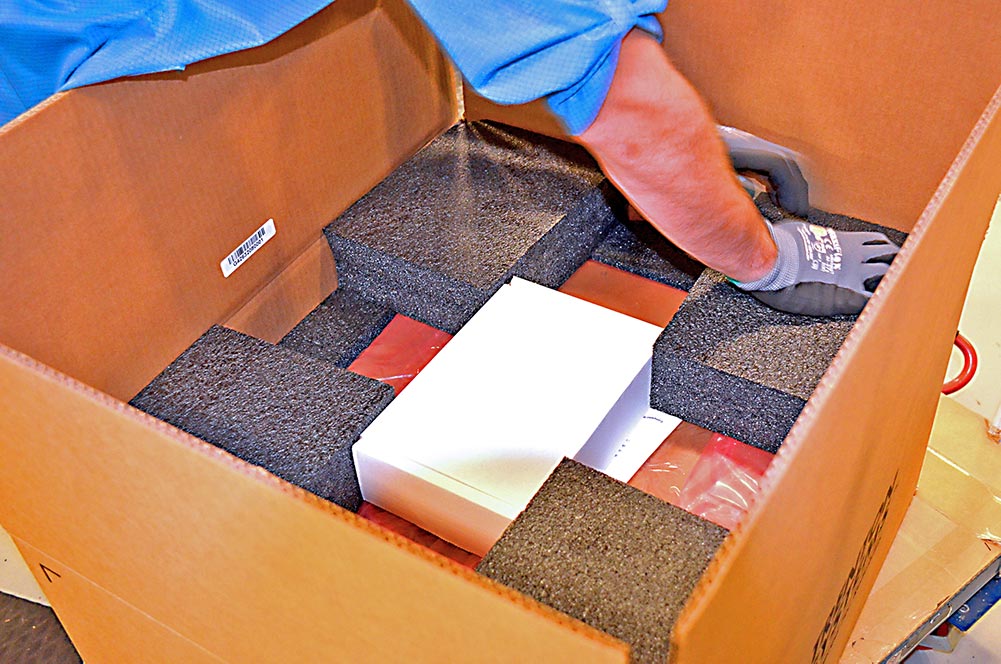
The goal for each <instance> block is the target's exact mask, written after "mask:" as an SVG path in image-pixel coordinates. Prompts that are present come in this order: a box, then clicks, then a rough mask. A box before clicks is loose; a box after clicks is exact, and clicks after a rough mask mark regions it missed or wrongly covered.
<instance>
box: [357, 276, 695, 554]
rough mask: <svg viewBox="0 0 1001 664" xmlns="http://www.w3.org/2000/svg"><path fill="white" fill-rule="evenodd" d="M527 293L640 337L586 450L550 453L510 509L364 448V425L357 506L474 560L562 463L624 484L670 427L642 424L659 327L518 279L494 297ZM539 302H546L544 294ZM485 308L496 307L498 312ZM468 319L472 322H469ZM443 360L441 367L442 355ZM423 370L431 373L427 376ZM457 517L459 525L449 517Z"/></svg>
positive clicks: (400, 449)
mask: <svg viewBox="0 0 1001 664" xmlns="http://www.w3.org/2000/svg"><path fill="white" fill-rule="evenodd" d="M533 288H534V289H539V290H545V291H547V292H548V293H552V294H555V296H556V297H559V298H571V299H572V301H573V303H574V304H572V305H569V306H572V307H581V306H585V307H592V308H594V313H596V314H597V315H599V316H601V317H608V316H614V317H621V322H622V324H624V325H627V326H630V327H631V328H632V329H634V330H640V331H641V332H642V333H641V334H640V337H643V338H644V343H645V348H646V349H645V350H644V351H643V353H642V355H643V356H644V357H645V361H644V362H643V364H642V366H640V367H638V371H637V372H636V374H635V375H633V376H632V377H631V380H630V382H629V385H628V387H627V388H626V390H625V391H624V392H623V393H622V394H621V395H620V396H619V398H618V399H617V401H616V402H615V403H614V404H613V405H612V406H611V408H610V409H609V410H608V412H607V413H604V417H601V419H599V420H597V423H596V424H595V425H594V426H593V428H592V427H591V426H590V425H589V426H588V429H587V431H588V432H589V434H590V435H589V437H588V440H587V441H586V443H584V444H583V445H578V446H577V448H576V449H567V450H562V452H561V453H558V454H553V458H552V459H551V460H550V463H549V466H548V469H547V470H546V472H545V473H544V474H540V476H539V477H538V478H537V486H532V487H529V488H530V489H531V490H528V488H526V490H525V491H524V495H523V496H521V497H519V500H518V503H517V504H512V502H511V501H510V500H504V499H501V498H499V497H497V496H494V495H491V494H490V493H488V492H487V491H484V490H481V489H478V488H476V487H474V486H471V485H470V484H468V483H466V482H463V481H462V480H460V479H457V478H455V477H452V476H450V475H448V474H446V473H443V472H440V471H439V470H437V469H435V468H432V467H430V466H428V465H426V464H424V463H421V462H420V461H417V460H415V459H413V458H409V457H408V456H407V455H406V449H407V447H406V446H407V444H408V443H407V441H400V443H399V444H393V443H392V442H390V443H386V444H383V445H380V444H378V443H376V444H373V443H372V442H371V441H372V437H373V436H372V435H371V433H370V432H371V431H372V430H373V426H370V427H369V429H367V430H366V432H365V433H363V434H362V437H361V439H360V440H359V441H358V442H357V443H356V444H355V446H354V449H353V455H354V460H355V466H356V470H357V473H358V479H359V484H360V486H361V492H362V496H363V497H364V498H365V500H367V501H369V502H371V503H373V504H376V505H378V506H379V507H382V508H383V509H387V510H389V511H391V512H393V513H395V514H397V515H399V516H401V517H404V518H406V519H408V520H410V521H412V522H413V523H415V524H417V525H418V526H420V527H422V528H424V529H426V530H428V531H430V532H432V533H434V534H436V535H438V536H439V537H441V538H442V539H445V540H447V541H449V542H452V543H453V544H456V545H458V546H460V547H462V548H464V549H466V550H468V551H471V552H473V553H476V554H480V555H482V554H484V553H486V551H487V550H489V548H490V547H491V546H492V545H493V544H494V543H495V542H496V540H497V539H498V538H499V537H500V535H501V534H502V533H503V530H504V528H506V527H507V525H508V524H509V523H510V522H511V521H512V520H513V519H514V518H515V517H516V516H517V515H518V514H519V513H520V512H521V511H522V510H523V509H524V507H525V504H527V502H528V500H529V499H531V497H532V495H534V494H535V492H536V491H537V490H538V488H539V487H541V485H542V483H543V482H544V481H545V479H546V478H547V477H548V475H549V474H550V473H551V472H552V470H553V469H555V467H556V466H557V465H558V464H559V462H560V460H561V459H562V458H563V456H570V457H574V456H577V457H578V460H580V461H581V462H582V463H587V464H588V465H592V466H594V467H597V469H598V470H603V471H605V470H608V471H611V474H612V476H613V477H616V479H620V480H622V481H626V480H628V479H629V478H630V477H631V476H632V474H633V473H635V471H636V470H637V469H638V468H639V466H640V465H642V463H643V462H644V461H645V460H646V459H647V458H648V457H649V455H650V454H651V453H652V452H653V451H654V450H655V449H656V448H657V446H659V445H660V443H661V442H662V441H663V440H664V438H666V437H667V435H668V434H669V433H670V431H671V430H673V428H674V426H676V424H677V419H676V418H670V417H669V416H666V415H663V414H660V413H657V412H656V411H652V412H653V413H656V415H654V416H653V417H652V418H651V417H650V413H651V409H650V408H649V399H648V396H649V385H650V359H649V357H650V350H652V345H653V341H654V340H655V338H656V336H657V335H658V334H659V333H660V328H658V327H657V326H654V325H651V324H649V323H645V322H642V321H638V320H635V319H632V318H629V317H627V316H625V315H624V314H619V313H617V312H610V311H609V310H606V309H604V308H602V307H599V306H598V305H595V304H591V303H588V302H585V301H583V300H578V299H576V298H572V296H569V295H565V294H562V293H557V292H556V291H551V290H550V289H546V288H545V287H543V286H539V285H537V284H533V283H531V282H527V281H524V280H521V279H518V278H515V279H513V280H512V282H511V284H510V285H507V286H504V287H502V291H499V293H502V295H501V297H502V298H503V297H507V296H512V291H510V290H509V291H504V290H503V289H515V290H519V291H521V294H522V296H524V289H533ZM495 297H496V295H495ZM546 297H552V296H550V295H547V296H546ZM491 299H493V298H491ZM489 306H491V303H490V302H489V301H488V303H487V304H486V305H484V308H483V309H481V311H483V310H485V309H487V307H489ZM493 306H495V307H498V306H499V305H493ZM598 310H600V311H598ZM489 315H490V314H488V316H489ZM477 316H479V313H478V314H477ZM475 319H476V316H474V320H475ZM626 321H628V322H626ZM473 322H474V321H473V320H471V321H470V323H473ZM475 327H476V326H475V325H473V326H472V328H475ZM468 328H470V325H469V324H467V326H466V327H464V328H463V330H467V329H468ZM463 330H460V332H459V334H457V335H456V337H455V338H454V339H453V340H452V342H450V343H449V345H446V346H445V348H444V349H443V350H442V351H441V353H440V354H439V356H437V357H436V358H435V360H432V363H431V364H429V365H428V367H426V368H425V370H424V371H423V372H421V373H420V374H418V376H417V378H415V380H414V382H413V383H411V385H410V386H409V387H408V390H413V389H414V387H415V384H417V385H420V383H418V381H424V382H427V381H434V380H435V378H433V377H432V374H433V373H434V371H435V368H434V367H432V365H433V364H434V363H435V362H436V361H438V362H439V365H438V366H441V365H440V362H441V358H442V356H443V355H444V354H445V353H446V351H448V350H449V348H450V347H451V346H452V344H454V343H455V341H456V339H459V340H460V344H461V343H463V342H464V341H465V339H460V337H462V336H463ZM468 334H469V333H467V336H468ZM646 337H648V338H646ZM475 341H476V340H474V341H473V342H472V343H475ZM646 341H648V342H649V343H646ZM613 343H614V342H613ZM457 349H458V346H455V347H453V354H457V355H459V356H461V354H459V353H461V352H465V349H464V348H463V349H462V350H461V351H459V353H456V352H455V351H456V350H457ZM637 356H639V355H637ZM445 359H446V361H449V360H448V359H447V356H446V358H445ZM429 369H431V371H430V372H429V371H428V370H429ZM422 377H423V378H422ZM418 389H420V388H418ZM405 394H406V392H405V393H404V395H405ZM411 394H413V393H411ZM402 396H403V395H401V397H402ZM401 397H398V399H399V398H401ZM391 408H393V404H390V406H389V407H387V409H386V410H387V411H388V410H390V409H391ZM385 413H386V411H383V414H381V415H380V417H383V415H385ZM589 415H590V417H591V418H592V420H591V421H594V417H595V416H594V415H593V414H589ZM599 415H600V413H599ZM575 419H576V418H575ZM378 421H379V418H377V420H376V422H374V423H373V425H377V423H378ZM383 428H385V427H383ZM374 429H375V430H376V431H377V432H378V431H379V426H374ZM366 434H369V437H368V438H366ZM626 441H628V444H627V445H626V447H624V448H623V447H622V443H623V442H626ZM605 450H608V451H605ZM522 498H523V499H522ZM460 516H461V517H462V518H456V517H460Z"/></svg>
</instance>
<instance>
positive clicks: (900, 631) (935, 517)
mask: <svg viewBox="0 0 1001 664" xmlns="http://www.w3.org/2000/svg"><path fill="white" fill-rule="evenodd" d="M950 457H951V458H952V459H957V458H960V457H965V458H966V459H975V460H977V461H978V462H981V461H982V462H986V465H988V466H989V465H992V464H993V465H996V464H997V463H998V462H999V460H1001V448H999V447H998V445H997V444H996V443H994V442H993V441H991V440H990V439H989V438H988V437H987V434H986V423H985V421H984V419H983V418H982V417H981V416H979V415H977V414H976V413H974V412H972V411H970V410H968V409H966V408H964V407H963V406H961V405H960V404H959V403H957V402H956V401H955V400H954V399H950V398H949V397H942V399H941V400H940V402H939V407H938V411H937V413H936V415H935V425H934V427H933V428H932V433H931V440H930V442H929V446H928V452H927V454H926V459H927V460H926V461H925V464H924V467H923V468H922V470H921V477H920V478H919V479H918V490H917V494H916V495H915V497H914V501H913V502H912V503H911V506H910V508H909V509H908V510H907V515H906V516H905V517H904V521H903V523H902V524H901V526H900V531H899V532H898V533H897V537H896V538H895V539H894V542H893V546H892V547H891V548H890V552H889V554H888V555H887V558H886V563H885V564H884V565H883V568H882V569H881V570H880V572H879V576H878V577H877V578H876V582H875V585H874V586H873V589H872V592H871V593H869V596H868V598H866V602H865V606H864V607H863V609H862V614H861V616H860V617H859V621H858V623H857V624H856V625H855V629H854V630H853V631H852V635H851V638H850V640H849V642H848V647H847V648H846V650H845V652H844V655H843V656H842V658H841V661H842V662H843V663H845V664H848V663H854V662H858V663H859V664H862V663H865V664H868V663H869V662H880V661H885V660H886V659H887V658H888V657H890V656H891V655H893V656H897V654H898V653H899V655H905V654H906V648H907V645H908V644H907V643H906V642H904V643H903V644H901V642H902V640H903V639H904V638H905V637H906V636H908V635H911V634H914V638H915V639H918V638H920V637H921V636H922V634H921V633H917V634H915V632H918V630H920V629H921V628H922V627H923V626H925V625H928V626H929V627H931V626H933V625H934V623H935V621H937V620H941V619H943V618H944V617H945V616H948V615H950V614H952V613H953V612H954V611H955V610H956V609H957V608H958V604H959V603H961V602H962V600H961V599H960V600H959V601H958V602H956V601H954V598H956V596H957V594H961V593H963V592H964V591H965V592H966V593H972V592H975V591H976V590H978V589H979V586H978V585H976V582H977V580H978V577H980V575H982V574H985V573H986V574H991V571H992V570H993V575H995V576H996V574H997V565H998V560H999V558H1001V543H998V542H996V540H995V537H996V536H995V535H994V534H993V532H994V531H997V530H998V528H999V526H1001V517H999V516H998V514H997V506H998V504H999V503H998V501H997V498H995V497H994V496H995V492H996V488H992V487H991V486H990V483H991V482H993V483H994V484H997V482H998V481H999V476H998V475H994V476H992V477H990V478H985V479H984V481H981V480H979V479H978V478H977V477H976V473H977V470H978V468H977V467H975V466H967V465H965V464H962V463H957V462H956V461H950V462H949V463H942V460H943V459H947V458H950ZM933 460H938V463H936V462H935V461H933ZM929 461H931V463H929ZM985 497H988V499H987V500H986V501H985V500H984V498H985ZM991 504H993V513H991V511H990V508H989V507H988V509H984V507H986V506H988V505H991ZM978 507H979V509H978ZM980 583H981V584H982V583H983V579H980ZM971 586H972V587H971ZM894 661H896V660H894Z"/></svg>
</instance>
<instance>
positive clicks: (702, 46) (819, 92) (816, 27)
mask: <svg viewBox="0 0 1001 664" xmlns="http://www.w3.org/2000/svg"><path fill="white" fill-rule="evenodd" d="M661 24H662V25H663V26H664V32H665V37H664V48H665V49H666V50H667V52H668V54H669V55H670V56H671V59H672V60H673V61H674V63H675V64H676V65H677V66H678V68H679V69H680V70H681V71H682V72H683V73H684V74H685V75H686V76H687V77H688V78H689V79H690V80H691V81H692V83H693V84H694V85H695V87H696V88H697V89H698V90H699V92H700V93H701V94H702V95H703V96H704V97H705V98H706V99H707V101H708V102H709V105H710V107H711V108H712V110H713V112H714V114H715V115H716V117H717V120H718V121H719V122H721V123H723V124H730V125H733V126H736V127H739V128H741V129H745V130H747V131H751V132H754V133H756V134H759V135H761V136H764V137H766V138H769V139H772V140H774V141H777V142H778V143H782V144H784V145H788V146H789V147H791V148H793V149H795V150H797V151H799V152H800V153H801V154H802V155H803V157H804V161H803V164H804V170H805V173H806V175H807V177H808V179H809V180H810V184H811V198H812V202H813V203H814V205H816V206H817V207H819V208H822V209H825V210H830V211H832V212H839V213H842V214H848V215H851V216H856V217H860V218H862V219H867V220H870V221H874V222H877V223H880V224H884V225H887V226H893V227H895V228H900V229H902V230H909V229H910V228H911V227H912V226H913V225H914V222H915V220H917V218H918V216H919V215H920V214H921V211H922V210H923V209H924V207H925V204H926V203H927V202H928V199H929V198H931V195H932V193H933V192H934V191H935V188H936V187H937V186H938V183H939V181H940V180H941V179H942V176H943V175H945V172H946V170H947V169H948V168H949V164H951V163H952V160H953V158H954V157H955V156H956V153H957V152H958V151H959V148H960V147H961V146H962V144H963V141H964V140H966V137H967V135H968V134H969V132H970V129H971V128H972V127H973V125H974V123H975V122H976V120H977V118H978V117H979V116H980V113H981V112H982V111H983V109H984V107H985V106H986V105H987V102H988V101H989V100H990V98H991V95H992V94H994V90H995V89H996V88H997V86H998V84H999V83H1001V30H998V28H997V26H998V25H999V24H1001V5H998V3H996V2H992V1H991V0H976V1H974V2H964V3H955V2H944V1H943V2H931V3H922V5H921V7H920V8H916V7H915V6H914V4H913V3H911V2H907V1H906V0H893V1H892V2H868V3H862V4H859V3H855V4H852V5H850V6H847V5H845V3H844V2H841V1H839V0H821V1H820V2H811V3H799V2H789V1H788V0H773V1H771V2H765V3H757V4H755V5H754V6H753V7H747V6H744V5H739V6H724V5H720V4H719V3H714V2H709V1H708V0H678V1H672V2H670V3H668V6H667V11H665V12H664V14H663V15H662V17H661ZM465 112H466V117H468V118H471V119H477V118H494V119H497V120H499V121H502V122H506V123H508V124H514V125H519V126H525V127H530V128H532V129H535V130H536V131H541V132H543V133H549V134H552V135H560V134H561V130H560V128H559V125H558V124H557V123H556V122H555V121H554V119H553V118H552V116H551V115H550V114H549V113H548V111H547V110H546V108H545V106H544V104H542V103H538V102H536V103H532V104H526V105H522V106H498V105H496V104H491V103H490V102H487V101H485V100H484V99H482V98H481V97H479V96H477V95H476V94H474V93H473V92H472V91H470V90H469V89H468V87H467V89H466V98H465Z"/></svg>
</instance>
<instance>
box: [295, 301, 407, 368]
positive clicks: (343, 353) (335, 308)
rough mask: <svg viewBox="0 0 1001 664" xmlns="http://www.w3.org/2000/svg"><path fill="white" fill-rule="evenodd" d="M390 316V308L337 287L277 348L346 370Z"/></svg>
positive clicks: (391, 312) (384, 325)
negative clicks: (292, 351) (286, 349)
mask: <svg viewBox="0 0 1001 664" xmlns="http://www.w3.org/2000/svg"><path fill="white" fill-rule="evenodd" d="M393 315H394V312H393V310H392V309H389V308H387V307H385V306H383V305H381V304H379V303H377V302H372V301H370V300H367V299H365V298H364V297H362V296H360V295H358V294H357V293H352V292H351V291H348V290H346V289H343V288H338V289H337V290H336V291H334V293H333V294H332V295H331V296H330V297H328V298H327V299H326V300H324V301H323V302H322V303H321V304H320V306H318V307H317V308H316V309H314V310H313V311H311V312H310V313H309V315H307V316H306V317H305V318H304V319H302V321H300V323H299V324H298V325H296V326H295V328H293V329H292V331H291V332H289V333H288V334H287V335H285V337H284V338H283V339H282V340H281V341H279V342H278V345H279V346H281V347H283V348H288V349H289V350H294V351H296V352H297V353H302V354H303V355H309V356H310V357H315V358H316V359H318V360H324V361H327V362H330V363H331V364H333V365H334V366H338V367H341V368H342V369H346V368H347V366H348V365H349V364H351V363H352V362H353V361H354V360H355V358H357V357H358V355H359V353H361V352H362V351H363V350H365V348H366V347H368V345H369V344H371V343H372V341H373V340H374V339H375V338H376V337H377V336H378V335H379V333H380V332H382V330H383V328H385V327H386V324H387V323H389V321H390V320H392V318H393Z"/></svg>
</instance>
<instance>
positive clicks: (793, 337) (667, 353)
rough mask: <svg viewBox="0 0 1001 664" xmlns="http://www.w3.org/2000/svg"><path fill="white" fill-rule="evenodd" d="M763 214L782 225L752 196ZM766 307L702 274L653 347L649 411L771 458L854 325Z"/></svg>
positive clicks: (837, 224) (849, 221) (852, 223)
mask: <svg viewBox="0 0 1001 664" xmlns="http://www.w3.org/2000/svg"><path fill="white" fill-rule="evenodd" d="M757 203H758V206H759V208H760V209H761V211H762V213H763V214H764V216H766V217H769V218H771V219H773V220H778V219H780V218H782V213H781V211H780V210H778V209H777V208H775V206H774V205H772V204H771V203H770V201H768V199H767V197H765V196H760V197H759V198H758V200H757ZM809 221H811V222H812V223H816V224H820V225H825V226H829V227H832V228H835V229H839V230H878V231H882V232H884V233H886V234H887V235H888V236H889V237H890V239H891V240H892V241H894V242H897V243H898V244H903V241H904V240H905V239H906V235H905V234H904V233H901V232H900V231H896V230H893V229H888V228H885V227H882V226H877V225H875V224H870V223H868V222H864V221H861V220H858V219H853V218H851V217H844V216H840V215H834V214H830V213H826V212H822V211H813V212H811V213H810V216H809ZM854 321H855V317H854V316H837V317H833V318H815V317H811V316H800V315H795V314H787V313H782V312H779V311H776V310H774V309H771V308H770V307H768V306H766V305H764V304H762V303H761V302H758V301H757V300H755V299H754V298H753V297H751V296H750V295H747V294H746V293H744V292H742V291H740V290H738V289H737V288H736V287H734V286H733V285H732V284H730V283H729V282H727V281H726V279H725V278H724V276H723V275H722V274H720V273H719V272H715V271H712V270H706V272H704V273H703V274H702V276H701V277H699V279H698V280H697V281H696V283H695V285H694V286H693V287H692V289H691V290H690V291H689V295H688V298H687V299H686V300H685V302H684V303H683V304H682V305H681V308H680V309H679V310H678V312H677V313H676V314H675V316H674V318H673V319H672V320H671V322H670V324H669V325H668V326H667V328H666V329H665V330H664V332H663V334H661V336H660V338H659V339H658V340H657V343H656V344H655V345H654V353H653V378H652V385H651V393H650V404H651V405H652V406H653V407H654V408H657V409H658V410H662V411H664V412H666V413H669V414H671V415H675V416H677V417H680V418H681V419H683V420H685V421H687V422H691V423H693V424H697V425H699V426H701V427H705V428H707V429H710V430H712V431H715V432H717V433H722V434H725V435H727V436H730V437H732V438H736V439H738V440H741V441H743V442H745V443H749V444H751V445H754V446H756V447H759V448H761V449H764V450H768V451H770V452H774V451H776V450H777V449H778V448H779V446H780V445H781V444H782V441H783V440H784V439H785V437H786V434H788V433H789V429H790V428H792V425H793V423H794V422H795V421H796V418H797V417H799V413H800V411H801V410H802V409H803V406H804V405H805V403H806V400H807V399H809V397H810V394H812V393H813V390H814V388H815V387H816V385H817V383H818V382H819V380H820V377H821V376H822V375H823V374H824V372H825V371H826V370H827V367H828V366H829V365H830V363H831V360H832V359H834V355H835V354H836V353H837V352H838V349H839V348H840V347H841V344H842V343H843V342H844V339H845V337H846V336H847V335H848V332H849V331H850V330H851V328H852V325H854Z"/></svg>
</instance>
